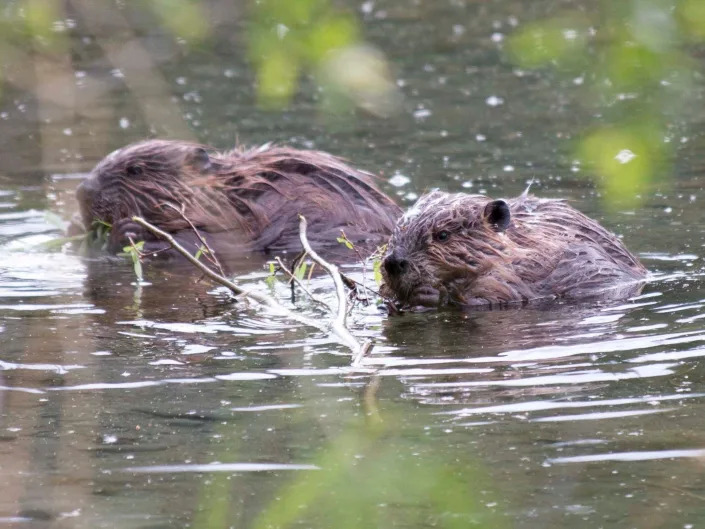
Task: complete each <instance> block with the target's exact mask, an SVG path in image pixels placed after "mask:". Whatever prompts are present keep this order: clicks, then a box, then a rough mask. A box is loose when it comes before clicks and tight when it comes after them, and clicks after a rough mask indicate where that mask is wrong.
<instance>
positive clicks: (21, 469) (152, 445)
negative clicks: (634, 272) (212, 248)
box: [0, 0, 705, 528]
mask: <svg viewBox="0 0 705 529" xmlns="http://www.w3.org/2000/svg"><path fill="white" fill-rule="evenodd" d="M78 4H80V3H78ZM78 4H77V5H78ZM348 4H349V5H350V6H351V7H352V8H353V9H355V10H356V11H357V12H358V13H360V16H361V18H362V20H363V21H364V32H365V37H366V38H367V39H368V40H369V41H370V42H372V43H374V44H375V45H377V46H379V47H380V48H381V49H383V50H384V51H385V53H387V55H388V57H389V59H390V61H391V62H392V64H393V65H394V68H395V72H394V75H395V78H396V79H398V85H399V87H400V90H401V91H402V93H403V94H404V101H403V109H402V112H401V113H400V114H399V115H397V116H395V117H392V118H390V119H385V120H381V119H377V118H372V117H369V116H366V115H364V114H360V115H356V116H352V115H351V117H350V120H349V122H347V123H340V122H338V123H336V124H335V125H334V126H327V125H326V124H325V123H324V121H323V120H321V118H320V116H318V114H317V110H316V107H315V101H313V100H312V99H311V98H310V97H307V96H305V95H302V96H299V97H298V98H297V99H296V101H295V102H294V104H293V105H292V107H291V108H290V109H289V110H287V111H284V112H270V113H268V112H265V111H262V110H257V109H256V107H255V106H254V93H253V88H252V75H251V73H250V71H249V69H248V68H247V67H246V64H245V62H244V59H242V57H243V52H242V46H243V42H242V36H241V34H242V32H241V29H242V24H241V22H238V20H239V19H237V18H236V19H235V22H223V20H220V21H219V25H217V32H216V35H215V37H214V41H215V42H214V43H213V44H212V45H211V47H209V48H203V49H201V48H198V49H193V50H189V49H188V48H186V47H184V46H181V45H178V44H174V42H173V39H171V38H170V37H169V36H168V35H164V34H161V33H159V32H156V33H149V32H147V33H145V32H143V31H137V32H136V35H138V36H139V39H138V40H137V41H136V42H138V43H139V45H140V46H141V49H143V50H147V51H148V52H149V53H150V57H152V60H153V61H154V64H153V65H151V66H149V67H144V68H143V69H142V70H140V69H139V68H138V69H137V70H135V71H122V70H121V69H120V66H118V65H116V63H118V62H119V60H120V53H119V52H120V46H121V45H123V44H124V45H125V46H127V45H126V44H125V43H126V42H128V40H127V39H128V37H129V36H125V34H124V33H121V32H120V31H117V30H115V33H114V36H112V35H113V34H111V33H110V32H109V31H108V30H109V29H110V27H109V26H110V24H111V23H113V22H114V19H106V21H105V22H103V23H104V24H106V25H107V27H108V29H103V30H101V31H104V33H103V34H104V35H108V37H103V38H102V40H101V31H98V30H96V29H91V30H89V29H85V30H81V27H82V26H81V24H80V23H79V25H78V29H76V30H74V32H73V33H71V35H72V38H71V46H72V48H71V52H70V53H69V52H68V51H67V52H66V53H65V54H63V55H62V54H59V55H58V56H54V57H43V56H42V55H41V54H39V55H37V56H36V57H33V62H27V63H25V67H24V68H21V67H19V66H18V63H13V64H14V66H13V67H12V68H10V69H9V71H6V73H5V78H6V81H7V82H6V84H5V86H4V92H3V94H2V100H1V101H0V187H1V189H0V248H1V249H2V251H1V252H0V339H1V342H0V343H1V347H0V472H1V473H2V476H3V479H2V485H0V491H1V492H0V525H1V526H7V527H15V526H16V527H28V526H31V527H86V528H88V527H91V528H93V527H119V528H132V527H135V528H158V527H184V526H191V527H209V528H210V527H268V526H272V527H273V526H289V525H291V526H296V527H372V526H376V527H413V528H421V527H473V526H482V527H530V528H533V527H535V528H547V527H566V526H568V525H570V526H572V527H586V528H587V527H590V528H593V527H605V528H607V527H620V528H622V527H638V528H651V527H654V528H655V527H683V528H690V527H702V526H703V525H704V524H705V511H703V508H702V506H703V500H704V499H705V482H703V478H702V476H703V465H704V464H705V428H704V427H703V420H702V417H703V415H705V363H704V362H703V358H704V357H705V327H704V326H703V323H705V314H703V307H704V306H705V284H704V277H705V275H704V271H703V255H704V251H705V250H704V249H703V248H704V246H705V235H704V230H703V229H702V228H703V226H705V211H704V210H703V208H702V202H703V201H705V195H704V194H703V191H702V189H703V186H704V185H705V174H704V173H703V170H702V168H703V167H705V165H704V164H703V157H702V155H701V154H700V153H701V152H703V147H704V146H703V143H704V139H703V138H704V137H705V127H704V126H703V119H705V110H703V109H704V108H705V107H703V106H702V105H700V106H698V107H697V108H694V109H693V112H692V113H691V115H690V116H688V118H687V119H685V118H684V120H683V121H682V122H681V123H679V124H680V125H681V127H682V129H683V130H684V131H687V132H684V133H683V135H682V137H681V138H679V139H678V141H679V142H680V145H681V146H680V147H679V150H678V159H679V162H678V164H677V171H676V174H675V175H673V177H672V178H670V179H669V178H667V177H668V176H669V175H665V177H664V180H663V181H662V182H660V183H658V184H655V185H653V186H652V187H651V188H649V190H648V192H647V193H646V195H645V201H644V204H643V205H642V206H639V207H638V208H632V209H629V210H621V211H607V210H604V209H603V208H602V205H601V201H600V197H599V196H598V193H597V192H596V191H595V189H596V188H595V185H594V182H593V181H592V180H591V179H590V178H589V177H588V175H585V174H584V173H583V171H581V170H580V168H579V167H576V166H575V165H574V164H573V162H572V158H571V156H570V151H569V149H568V146H567V143H566V142H565V141H564V140H565V139H566V138H571V137H573V136H574V135H575V134H577V133H578V132H579V131H580V130H582V129H583V127H585V126H586V124H587V123H589V122H590V120H591V119H592V117H591V113H590V111H589V110H587V109H586V108H584V106H583V105H582V103H581V98H580V97H579V95H580V93H579V91H578V87H577V86H576V84H575V83H573V82H571V81H570V80H565V79H562V78H558V77H554V76H553V75H552V74H551V73H550V72H544V73H541V74H536V73H523V72H518V71H517V70H516V69H515V68H513V67H512V66H511V65H510V64H508V63H507V62H506V60H505V59H504V58H503V55H502V42H503V40H502V39H503V35H505V34H506V33H508V32H510V31H511V29H512V27H513V26H514V25H515V24H516V23H521V22H522V21H523V20H525V19H529V18H534V17H537V16H541V15H542V14H544V13H549V12H551V11H552V10H553V9H554V8H556V7H557V6H558V5H559V4H558V3H554V2H549V1H545V2H531V3H528V2H527V3H520V2H512V1H504V2H491V3H484V2H483V3H473V2H467V3H465V2H462V1H445V0H444V1H438V2H424V3H419V4H413V3H410V4H408V5H407V3H406V2H392V1H388V2H379V3H377V2H365V3H364V4H361V5H358V4H357V3H355V2H349V3H348ZM528 4H532V7H531V9H529V7H528ZM107 20H110V22H108V21H107ZM79 22H80V19H79ZM115 24H117V22H115ZM68 25H69V26H71V24H70V23H68ZM145 35H146V36H145ZM130 45H131V46H132V44H130ZM130 50H131V51H130V53H137V51H135V49H133V48H130ZM122 51H125V50H122ZM125 53H127V51H125ZM123 69H124V68H123ZM150 72H151V74H154V75H158V79H159V80H160V82H161V83H162V84H161V85H159V87H158V88H159V89H156V88H155V89H154V90H151V91H150V90H149V89H147V90H145V89H144V86H147V85H143V84H140V81H139V80H140V79H143V78H144V76H146V75H147V74H148V73H150ZM131 76H132V77H131ZM52 83H55V84H52ZM62 83H64V84H62ZM36 86H41V87H42V90H43V93H45V94H52V93H55V92H54V90H55V91H56V93H59V94H61V93H62V92H61V87H62V86H63V87H64V88H65V87H66V86H68V87H70V90H69V92H70V94H71V95H70V96H67V97H70V98H72V101H73V104H67V103H66V101H62V100H61V97H59V96H57V97H56V98H54V99H52V98H48V99H41V98H39V99H38V98H37V97H36V93H37V91H36V90H35V89H33V88H32V87H36ZM150 86H151V85H150ZM696 96H697V97H699V98H700V100H702V97H701V96H702V94H696ZM150 116H151V117H150ZM155 116H156V117H155ZM160 116H162V117H164V116H167V117H168V119H167V117H165V118H164V119H159V117H160ZM150 133H154V134H158V135H166V136H169V135H170V136H176V137H178V136H181V137H183V135H186V134H190V135H193V136H195V137H197V138H199V139H201V140H202V141H204V142H207V143H210V144H213V145H216V146H218V147H223V148H225V147H228V146H230V145H231V144H233V143H234V142H235V141H236V139H239V140H240V141H241V142H246V143H255V144H256V143H260V142H265V141H270V140H276V141H281V142H289V143H293V144H295V145H299V146H314V147H317V148H321V149H325V150H329V151H331V152H334V153H336V154H340V155H343V156H345V157H347V158H349V159H351V160H353V161H354V162H355V163H356V164H357V165H359V166H362V167H364V168H367V169H369V170H373V171H376V172H379V173H382V174H383V176H384V177H385V183H384V186H385V189H386V190H387V191H388V192H389V193H391V194H393V195H394V196H396V197H397V198H398V200H399V202H400V203H401V204H404V205H408V204H410V203H412V202H413V200H414V199H415V198H416V196H417V195H418V194H420V193H421V192H423V190H424V189H426V188H429V187H434V186H436V187H440V188H443V189H447V190H455V191H459V190H463V189H469V190H471V191H473V192H487V193H490V194H492V195H494V196H497V197H502V196H512V195H515V194H517V193H519V192H520V191H521V190H522V189H523V188H524V187H525V186H526V183H527V181H529V180H530V179H531V178H536V183H535V188H534V189H535V191H536V193H537V194H539V195H541V196H548V197H565V198H569V199H571V200H572V201H573V203H574V204H575V205H576V207H579V208H580V209H582V210H583V211H585V212H586V213H588V214H590V215H592V216H594V217H596V218H599V219H600V221H601V222H603V223H604V224H605V225H607V226H609V227H610V228H611V229H613V230H615V231H616V232H618V233H620V234H622V235H623V236H624V239H625V241H626V242H627V244H628V245H629V246H630V248H632V249H633V250H634V251H635V252H636V253H638V254H639V256H640V257H641V258H642V259H643V261H644V263H645V264H646V265H647V267H648V268H649V269H650V271H651V272H652V278H651V281H650V282H649V283H648V284H647V285H646V287H645V289H644V291H643V292H642V294H641V295H639V296H638V297H635V298H633V299H630V300H627V301H625V302H623V303H621V304H616V305H615V304H612V305H599V304H585V305H573V306H570V305H563V306H555V307H551V308H548V309H542V310H538V309H526V310H513V311H493V312H477V313H466V314H461V313H457V312H436V313H433V312H432V313H423V314H407V315H403V316H398V317H387V316H384V315H382V314H380V313H379V312H378V311H377V310H376V308H374V307H368V308H364V307H361V308H358V309H356V310H355V312H354V313H353V314H352V317H351V320H352V330H353V332H354V333H355V334H356V335H357V336H360V337H370V338H372V339H374V340H375V342H376V343H377V346H376V347H375V349H374V352H373V354H372V355H371V356H370V357H369V358H368V359H367V360H366V362H365V364H364V367H365V369H364V370H362V371H360V370H355V371H353V370H351V369H349V365H350V356H349V354H348V352H347V351H346V350H345V349H344V348H343V347H341V346H339V345H336V343H335V342H334V341H333V340H331V339H330V338H328V337H327V336H325V335H324V334H322V333H317V332H312V331H311V330H310V329H307V328H304V327H301V326H300V325H298V324H296V323H292V322H290V321H287V320H285V319H281V318H277V317H274V316H272V315H270V314H268V313H267V312H266V311H263V310H261V309H259V308H257V307H254V306H248V305H247V304H245V303H233V302H232V300H231V299H230V297H229V295H228V294H227V293H226V292H225V291H223V290H222V289H219V288H215V287H213V286H211V285H208V284H207V283H205V282H198V281H197V279H198V278H197V277H193V276H192V275H190V274H188V273H185V272H184V271H183V270H181V271H179V270H177V271H168V270H160V269H154V268H148V269H147V270H146V279H147V281H148V283H147V284H145V285H142V286H138V285H136V283H135V279H134V276H133V272H132V269H131V267H130V265H128V264H127V263H124V262H122V261H118V262H106V261H105V260H87V259H83V258H81V257H79V256H76V255H74V254H73V253H71V252H70V251H56V250H48V249H47V248H46V247H45V246H43V245H42V243H45V242H47V241H51V240H53V239H56V237H57V236H59V235H60V234H61V230H60V229H59V228H58V227H57V225H56V224H55V223H54V221H53V220H52V219H53V217H54V215H58V216H59V217H61V218H63V219H67V218H69V217H70V215H71V213H72V212H73V210H74V207H75V206H74V202H73V195H72V192H73V189H74V188H75V187H76V185H77V184H78V182H79V181H80V179H81V178H83V177H84V176H85V174H86V172H87V171H88V170H90V167H91V166H92V165H93V164H94V163H95V162H96V161H97V160H98V159H100V158H101V157H102V156H103V155H105V154H106V153H107V152H109V151H110V150H111V149H113V148H115V147H118V146H120V145H122V144H124V143H127V142H129V141H133V140H137V139H140V138H142V137H144V136H146V135H148V134H150ZM243 266H244V267H249V268H250V270H251V271H250V272H249V273H248V274H247V275H246V276H245V281H247V282H248V283H250V282H251V283H252V285H253V288H261V289H266V288H267V287H266V286H264V283H263V281H262V279H263V278H264V277H266V275H267V273H268V272H267V270H266V269H265V267H264V266H263V265H262V263H261V262H259V261H257V259H254V258H253V259H251V260H250V261H249V262H245V263H244V264H243ZM348 272H349V273H350V274H352V275H354V276H357V277H361V271H360V270H359V268H358V267H355V266H352V267H350V268H349V269H348ZM368 276H369V274H368ZM312 288H313V289H314V290H315V291H316V292H318V293H320V294H321V295H322V296H323V297H326V298H328V299H331V300H332V299H333V297H332V287H331V284H330V282H329V281H328V280H326V279H324V278H318V279H313V281H312ZM276 289H277V293H278V294H279V295H280V296H281V297H282V299H283V300H284V302H286V299H287V289H286V287H285V286H283V285H279V286H277V287H276ZM301 310H304V311H307V312H309V313H311V311H312V308H311V307H310V306H307V305H305V304H304V305H303V307H302V309H301Z"/></svg>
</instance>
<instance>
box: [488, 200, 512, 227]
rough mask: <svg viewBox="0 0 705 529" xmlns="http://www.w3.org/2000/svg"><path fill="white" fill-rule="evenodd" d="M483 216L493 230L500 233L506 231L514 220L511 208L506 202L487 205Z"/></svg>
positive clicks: (494, 202)
mask: <svg viewBox="0 0 705 529" xmlns="http://www.w3.org/2000/svg"><path fill="white" fill-rule="evenodd" d="M483 215H484V217H485V221H486V222H487V223H488V224H489V225H490V226H491V227H492V229H493V230H495V231H499V232H501V231H504V230H506V229H507V227H508V226H509V223H510V222H511V220H512V214H511V213H510V212H509V206H508V205H507V203H506V202H505V201H504V200H493V201H492V202H490V203H489V204H487V205H486V206H485V211H484V213H483Z"/></svg>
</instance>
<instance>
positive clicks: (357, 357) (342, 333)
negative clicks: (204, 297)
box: [132, 216, 372, 367]
mask: <svg viewBox="0 0 705 529" xmlns="http://www.w3.org/2000/svg"><path fill="white" fill-rule="evenodd" d="M299 219H300V223H299V236H300V239H301V244H303V245H304V248H305V250H306V253H307V254H309V255H310V257H311V259H312V260H313V261H315V262H317V263H318V264H319V265H321V266H322V267H323V268H325V270H326V271H327V272H328V273H329V274H330V275H331V277H333V281H334V282H335V286H336V294H337V296H338V312H337V315H336V317H335V318H334V319H333V320H332V321H331V322H330V323H329V324H325V323H321V322H318V321H316V320H313V319H310V318H307V317H305V316H302V315H300V314H297V313H296V312H292V311H290V310H289V309H287V308H286V307H284V306H283V305H281V304H280V303H279V302H278V301H277V300H275V299H274V298H272V297H270V296H267V295H266V294H261V293H259V292H253V291H251V290H247V289H244V288H242V287H241V286H239V285H238V284H237V283H234V282H233V281H230V280H229V279H227V278H226V277H223V276H222V275H220V274H218V273H216V272H214V271H213V270H211V269H210V268H209V267H207V266H206V265H204V264H203V263H202V262H201V261H199V260H198V259H196V258H195V257H194V256H193V255H191V253H190V252H189V251H188V250H187V249H186V248H184V247H183V246H181V245H180V244H179V243H178V242H176V239H174V237H172V236H171V235H170V234H169V233H167V232H165V231H163V230H161V229H159V228H157V227H156V226H154V225H152V224H150V223H149V222H147V221H146V220H144V219H143V218H142V217H132V220H133V221H134V222H136V223H137V224H139V225H140V226H142V227H144V228H146V229H147V230H149V231H150V232H151V233H153V234H154V235H157V236H159V237H161V238H162V239H164V240H165V241H166V242H168V243H169V245H171V247H172V248H174V250H176V251H177V252H178V253H180V254H181V255H183V256H184V258H186V260H187V261H188V262H189V263H191V264H192V265H193V266H195V267H196V268H198V269H199V270H200V271H201V272H203V274H204V275H205V276H206V277H208V278H209V279H211V280H212V281H214V282H216V283H218V284H220V285H223V286H224V287H226V288H228V289H229V290H230V291H231V292H233V293H235V294H236V295H238V296H242V297H246V298H249V299H251V300H253V301H256V302H257V303H260V304H262V305H265V306H266V307H268V308H270V309H272V310H273V311H274V312H276V313H278V314H280V315H282V316H286V317H288V318H291V319H292V320H296V321H298V322H299V323H302V324H304V325H306V326H308V327H313V328H315V329H318V330H321V331H324V332H330V333H332V334H334V335H335V336H337V337H338V338H339V340H340V342H341V343H342V344H343V345H345V346H346V347H348V348H349V349H350V350H351V351H352V353H353V359H352V366H353V367H359V366H360V363H361V361H362V359H363V358H364V357H365V356H366V355H367V354H368V353H369V351H370V350H371V349H372V342H371V341H369V340H368V341H366V342H365V343H363V344H361V343H360V342H358V340H357V339H356V338H355V337H354V336H353V335H352V334H350V331H348V329H347V328H346V327H345V320H346V314H347V307H346V296H345V288H344V287H343V282H342V280H341V278H340V273H339V272H338V268H337V267H336V266H335V265H332V264H329V263H328V262H326V261H324V260H323V259H322V258H321V257H320V256H319V255H318V254H317V253H316V252H315V251H313V249H312V248H311V246H310V245H309V243H308V239H307V238H306V226H307V223H306V219H305V218H304V217H303V216H299Z"/></svg>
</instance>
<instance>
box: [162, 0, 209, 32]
mask: <svg viewBox="0 0 705 529" xmlns="http://www.w3.org/2000/svg"><path fill="white" fill-rule="evenodd" d="M149 5H150V7H151V8H152V10H153V11H154V12H155V13H156V14H157V15H158V16H159V18H160V19H161V20H162V21H163V23H164V26H165V27H166V28H167V29H169V30H170V31H171V32H172V33H173V34H174V35H177V36H178V37H179V38H182V39H184V40H185V41H187V42H199V41H201V40H203V39H205V38H206V37H207V36H208V35H209V33H210V27H209V25H208V21H207V20H206V17H205V13H204V11H203V2H201V1H200V0H151V1H150V2H149Z"/></svg>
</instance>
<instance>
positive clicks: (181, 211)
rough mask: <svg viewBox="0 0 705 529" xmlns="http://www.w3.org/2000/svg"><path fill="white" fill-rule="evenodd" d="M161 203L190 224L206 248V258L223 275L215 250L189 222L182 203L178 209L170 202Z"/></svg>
mask: <svg viewBox="0 0 705 529" xmlns="http://www.w3.org/2000/svg"><path fill="white" fill-rule="evenodd" d="M163 205H164V206H167V207H169V208H171V209H173V210H175V211H176V212H178V214H179V215H181V218H182V219H183V220H184V221H186V222H187V223H188V225H189V226H191V229H192V230H193V233H195V234H196V237H198V240H199V241H201V244H202V245H203V247H204V248H205V249H206V251H207V252H208V255H207V257H208V260H209V261H210V262H211V263H213V264H214V265H215V267H216V268H217V269H218V272H220V275H222V276H224V275H225V271H224V270H223V267H222V266H221V265H220V261H218V257H217V256H216V255H215V252H214V251H213V249H212V248H211V247H210V245H209V244H208V242H207V241H206V240H205V239H204V238H203V236H202V235H201V232H200V231H198V228H196V226H194V224H193V222H191V219H189V218H188V217H187V216H186V212H185V208H184V205H183V204H181V208H180V209H179V208H177V207H176V206H175V205H174V204H171V203H170V202H165V203H164V204H163Z"/></svg>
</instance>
